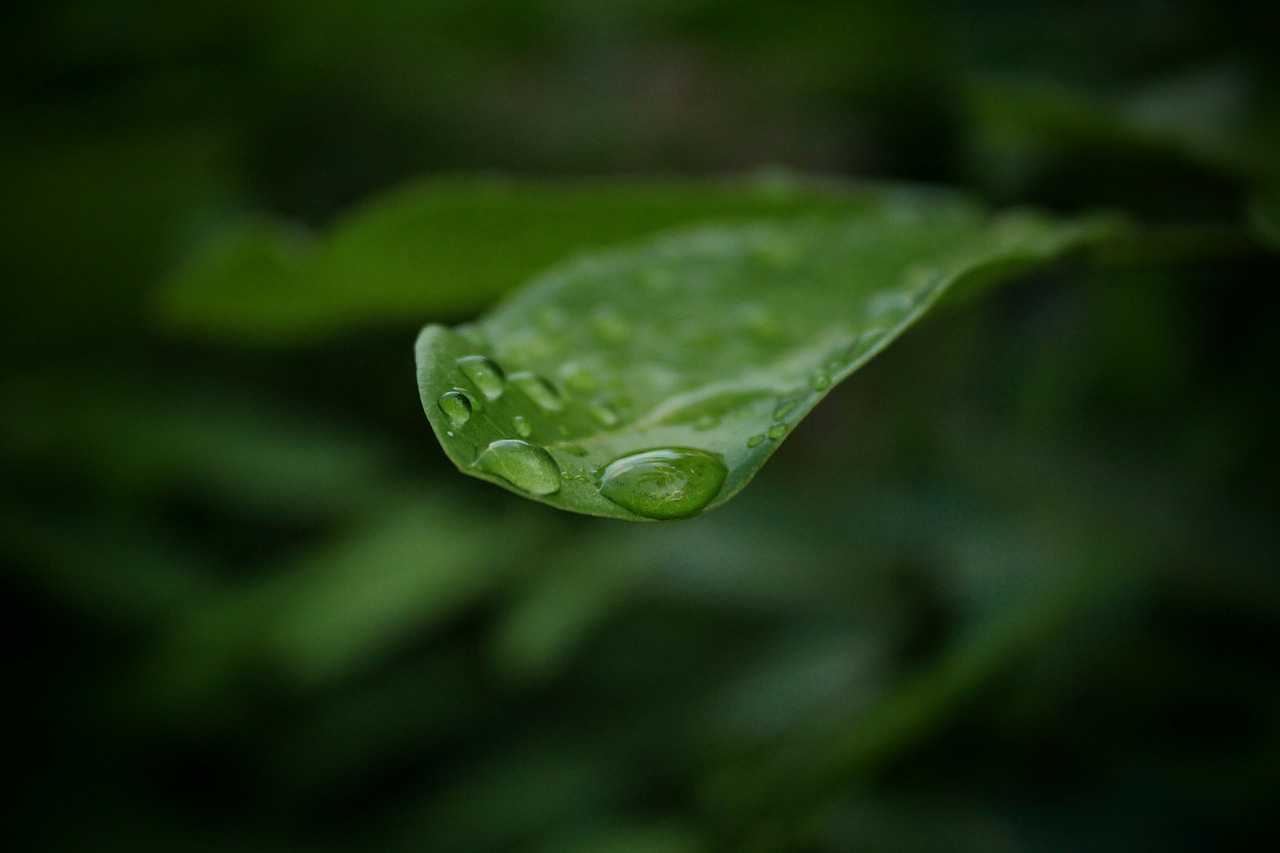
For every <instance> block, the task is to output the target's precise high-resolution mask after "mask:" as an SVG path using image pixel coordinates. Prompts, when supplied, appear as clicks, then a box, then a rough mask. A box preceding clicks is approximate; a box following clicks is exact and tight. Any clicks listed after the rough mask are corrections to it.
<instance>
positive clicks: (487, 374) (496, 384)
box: [457, 355, 507, 400]
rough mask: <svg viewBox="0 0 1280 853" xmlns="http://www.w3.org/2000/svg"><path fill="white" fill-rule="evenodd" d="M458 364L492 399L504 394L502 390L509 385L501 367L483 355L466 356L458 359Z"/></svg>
mask: <svg viewBox="0 0 1280 853" xmlns="http://www.w3.org/2000/svg"><path fill="white" fill-rule="evenodd" d="M457 365H458V369H459V370H461V371H462V373H463V375H464V376H466V377H467V378H468V379H470V380H471V382H472V384H474V385H475V386H476V388H478V389H480V393H481V394H484V395H485V396H486V397H488V398H489V399H490V400H496V399H498V398H499V397H501V396H502V390H503V389H504V388H506V386H507V378H506V376H504V375H503V373H502V368H501V367H498V365H496V364H494V363H493V362H492V361H490V360H489V359H487V358H485V357H484V356H482V355H468V356H464V357H462V358H460V359H458V361H457Z"/></svg>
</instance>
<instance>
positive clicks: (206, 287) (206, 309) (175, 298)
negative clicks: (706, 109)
mask: <svg viewBox="0 0 1280 853" xmlns="http://www.w3.org/2000/svg"><path fill="white" fill-rule="evenodd" d="M882 200H883V192H875V193H873V192H869V191H867V190H866V189H860V188H858V187H856V186H854V185H848V184H843V183H840V182H837V181H814V180H799V179H795V178H790V177H785V176H761V177H759V178H755V179H751V180H736V181H728V180H725V181H706V182H701V183H697V182H670V181H669V182H663V181H616V182H596V183H589V182H581V183H566V182H549V181H547V182H540V181H530V180H514V179H501V178H431V179H427V180H423V181H420V182H417V183H414V184H411V185H408V186H406V187H404V188H401V189H398V190H396V191H394V192H391V193H388V194H386V195H383V196H381V197H379V198H376V199H374V200H373V201H371V202H369V203H367V204H366V205H364V206H363V207H362V208H359V209H357V210H356V211H355V212H353V213H351V214H349V215H347V216H346V217H344V218H343V219H341V220H340V221H338V222H337V223H335V224H334V226H333V227H332V228H331V229H330V230H329V233H328V234H327V235H325V236H323V237H320V238H315V237H312V236H309V235H308V234H307V233H306V232H305V231H304V230H303V229H300V228H298V227H296V226H292V225H290V224H287V223H280V222H273V221H270V220H263V219H260V218H259V219H250V220H246V221H244V222H242V223H240V224H238V225H236V226H234V227H232V228H230V229H229V230H228V231H226V232H224V233H222V234H221V235H219V236H218V237H216V238H215V239H213V240H212V241H210V242H209V243H208V244H207V245H205V246H204V247H203V248H202V249H201V250H199V251H197V252H195V253H193V254H192V255H191V256H190V257H189V258H188V259H187V260H186V262H184V263H183V264H181V265H180V266H179V267H178V268H177V269H175V270H174V271H173V272H172V273H171V274H170V276H169V277H168V279H167V281H166V282H165V283H164V285H163V286H162V288H161V290H160V291H159V293H158V312H159V316H160V319H161V321H162V322H163V323H164V324H165V325H166V326H167V327H168V328H170V329H173V330H176V331H180V332H182V333H184V334H190V335H194V336H199V337H211V338H231V339H236V340H242V341H255V342H301V341H308V340H315V339H319V338H323V337H326V336H331V335H333V334H335V333H339V332H344V331H350V330H351V329H354V328H361V327H366V326H370V325H376V324H378V323H386V322H402V323H403V322H410V323H412V322H418V321H419V320H420V319H421V318H422V317H430V316H435V317H440V318H456V317H461V316H466V315H470V314H474V313H475V312H477V311H480V310H482V309H484V308H485V307H487V306H489V305H490V304H492V303H493V302H494V300H496V299H497V298H498V297H500V296H501V295H503V294H504V293H506V292H507V291H509V290H511V289H512V288H513V287H515V286H516V285H517V284H519V283H520V282H521V281H524V280H525V279H527V278H528V277H530V276H532V275H533V274H535V273H536V272H538V271H539V270H541V269H543V268H545V267H547V266H549V265H550V264H552V263H555V262H556V261H559V260H562V259H563V258H565V257H566V256H568V255H570V254H572V253H575V252H580V251H585V250H589V249H595V248H600V247H602V246H606V245H609V244H612V243H617V242H621V241H626V240H631V239H635V238H638V237H642V236H644V235H646V234H649V233H652V232H655V231H659V230H662V229H666V228H670V227H673V226H676V225H680V224H686V223H693V222H699V221H705V220H712V219H714V220H719V221H725V220H728V221H735V220H745V219H752V218H758V217H763V216H785V215H790V214H796V213H801V212H846V213H854V212H858V211H865V210H869V209H872V208H874V207H876V206H878V205H879V204H880V203H881V202H882ZM931 201H932V203H934V204H943V203H946V202H948V201H949V202H950V203H953V204H954V198H953V197H951V196H949V195H947V194H945V193H942V192H935V193H933V194H932V198H931Z"/></svg>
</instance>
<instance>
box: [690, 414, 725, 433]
mask: <svg viewBox="0 0 1280 853" xmlns="http://www.w3.org/2000/svg"><path fill="white" fill-rule="evenodd" d="M719 425H720V418H718V417H717V416H715V415H703V416H702V417H700V418H698V419H697V420H696V421H694V422H693V428H694V429H696V430H698V431H699V432H705V431H706V430H709V429H715V428H716V427H718V426H719Z"/></svg>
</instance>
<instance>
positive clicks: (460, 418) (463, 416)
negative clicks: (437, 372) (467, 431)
mask: <svg viewBox="0 0 1280 853" xmlns="http://www.w3.org/2000/svg"><path fill="white" fill-rule="evenodd" d="M436 405H438V406H439V407H440V411H442V412H444V413H445V415H446V416H448V418H449V426H451V427H453V428H454V429H458V428H459V427H461V426H462V425H463V424H465V423H466V422H467V421H469V420H471V411H472V409H473V406H472V405H471V398H470V397H468V396H467V395H466V394H465V393H464V392H462V391H457V390H454V391H446V392H444V393H443V394H441V395H440V399H439V400H437V401H436Z"/></svg>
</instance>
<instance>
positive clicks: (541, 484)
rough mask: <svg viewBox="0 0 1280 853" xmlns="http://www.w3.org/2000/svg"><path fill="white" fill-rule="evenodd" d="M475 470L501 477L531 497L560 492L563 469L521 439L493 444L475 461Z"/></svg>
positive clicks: (540, 450)
mask: <svg viewBox="0 0 1280 853" xmlns="http://www.w3.org/2000/svg"><path fill="white" fill-rule="evenodd" d="M476 467H477V468H479V469H481V470H482V471H488V472H489V473H490V474H496V475H498V476H499V477H501V478H502V479H504V480H506V481H507V482H508V483H510V484H511V485H513V486H515V487H516V488H517V489H522V490H523V491H526V492H528V493H529V494H531V495H551V494H555V493H556V492H558V491H560V467H559V466H558V465H556V461H555V460H554V459H552V458H551V454H550V453H548V452H547V451H545V450H543V449H542V448H541V447H538V446H537V445H536V444H530V443H529V442H527V441H521V440H520V439H518V438H504V439H501V440H499V441H495V442H493V443H491V444H490V445H489V446H488V447H486V448H485V449H484V451H483V452H482V453H481V454H480V456H479V458H477V459H476Z"/></svg>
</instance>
